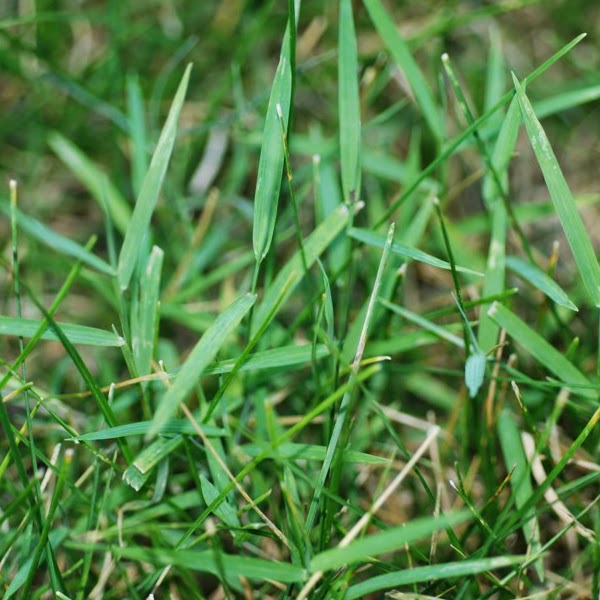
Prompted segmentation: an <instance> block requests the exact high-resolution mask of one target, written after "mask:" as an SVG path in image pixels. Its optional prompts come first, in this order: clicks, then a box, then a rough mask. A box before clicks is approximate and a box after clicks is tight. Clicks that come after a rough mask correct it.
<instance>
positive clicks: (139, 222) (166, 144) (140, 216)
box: [117, 64, 192, 290]
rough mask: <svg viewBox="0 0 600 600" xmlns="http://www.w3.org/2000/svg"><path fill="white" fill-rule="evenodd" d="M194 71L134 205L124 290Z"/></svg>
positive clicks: (120, 270)
mask: <svg viewBox="0 0 600 600" xmlns="http://www.w3.org/2000/svg"><path fill="white" fill-rule="evenodd" d="M191 69H192V65H191V64H190V65H188V66H187V68H186V70H185V73H184V75H183V78H182V79H181V83H180V84H179V87H178V88H177V93H176V94H175V98H174V100H173V104H172V105H171V110H170V111H169V116H168V117H167V120H166V122H165V125H164V127H163V130H162V132H161V134H160V138H159V140H158V144H157V145H156V149H155V150H154V154H153V156H152V161H151V163H150V167H149V168H148V172H147V173H146V176H145V178H144V183H143V184H142V190H141V191H140V195H139V196H138V198H137V201H136V203H135V209H134V211H133V216H132V218H131V220H130V221H129V225H128V226H127V231H126V233H125V239H124V240H123V247H122V248H121V254H120V255H119V264H118V267H117V275H118V279H119V285H120V287H121V289H122V290H125V289H127V287H128V286H129V282H130V280H131V275H132V274H133V270H134V269H135V266H136V264H137V262H138V259H139V252H140V248H141V247H142V241H143V239H144V237H145V236H147V235H148V228H149V227H150V219H151V218H152V213H153V212H154V208H155V207H156V202H157V201H158V195H159V193H160V189H161V187H162V183H163V181H164V178H165V174H166V172H167V166H168V165H169V159H170V158H171V153H172V152H173V146H174V144H175V136H176V134H177V121H178V120H179V113H180V112H181V107H182V106H183V101H184V99H185V93H186V91H187V86H188V82H189V80H190V72H191Z"/></svg>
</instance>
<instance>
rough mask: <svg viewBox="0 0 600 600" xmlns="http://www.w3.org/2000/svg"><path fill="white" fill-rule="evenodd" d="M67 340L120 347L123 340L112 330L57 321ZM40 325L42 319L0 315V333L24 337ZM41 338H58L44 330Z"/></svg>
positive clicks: (30, 335) (31, 335)
mask: <svg viewBox="0 0 600 600" xmlns="http://www.w3.org/2000/svg"><path fill="white" fill-rule="evenodd" d="M57 324H58V326H59V327H60V328H61V329H62V330H63V332H64V334H65V335H66V336H67V338H68V339H69V341H70V342H71V343H73V344H84V345H88V346H113V347H117V348H118V347H120V346H122V345H123V344H124V343H125V340H124V339H123V338H122V337H121V336H119V335H117V334H116V333H114V332H112V331H106V330H104V329H96V328H95V327H86V326H84V325H75V324H72V323H57ZM41 325H42V321H38V320H35V319H19V318H17V317H5V316H3V315H0V335H18V336H21V337H24V338H31V337H33V336H34V335H35V334H36V333H37V332H38V330H39V328H40V326H41ZM41 339H43V340H58V337H57V335H56V333H54V332H53V331H52V330H46V331H44V333H42V335H41Z"/></svg>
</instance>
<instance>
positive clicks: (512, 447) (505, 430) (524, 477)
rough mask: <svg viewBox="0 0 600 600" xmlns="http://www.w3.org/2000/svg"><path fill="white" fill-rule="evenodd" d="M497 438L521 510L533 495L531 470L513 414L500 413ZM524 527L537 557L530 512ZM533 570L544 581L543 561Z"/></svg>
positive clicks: (536, 533) (536, 528) (538, 546)
mask: <svg viewBox="0 0 600 600" xmlns="http://www.w3.org/2000/svg"><path fill="white" fill-rule="evenodd" d="M497 428H498V438H499V440H500V447H501V448H502V454H503V455H504V465H505V467H506V470H507V471H509V472H510V471H511V469H513V468H514V472H513V474H512V477H511V480H510V483H511V488H512V493H513V496H514V499H515V504H516V505H517V508H519V509H520V508H522V507H523V506H524V505H525V503H526V502H527V501H528V500H529V498H531V496H532V495H533V486H532V485H531V469H530V466H529V463H528V461H527V458H526V456H525V450H524V449H523V444H522V442H521V435H520V433H519V429H518V428H517V424H516V423H515V418H514V416H513V414H512V413H511V412H510V411H508V410H507V409H503V410H502V411H501V412H500V415H499V417H498V423H497ZM526 516H527V520H526V521H525V522H524V523H523V534H524V536H525V540H526V542H527V544H528V545H529V546H530V548H531V554H533V555H536V554H539V552H540V550H541V542H540V526H539V523H538V520H537V518H536V516H535V512H534V511H533V510H529V511H528V513H527V515H526ZM534 564H535V569H536V572H537V575H538V577H539V578H540V580H541V581H543V580H544V565H543V563H542V559H541V558H538V559H537V560H536V561H535V563H534Z"/></svg>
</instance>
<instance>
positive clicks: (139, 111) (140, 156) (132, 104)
mask: <svg viewBox="0 0 600 600" xmlns="http://www.w3.org/2000/svg"><path fill="white" fill-rule="evenodd" d="M127 113H128V116H129V131H130V135H131V167H132V168H131V171H132V172H131V179H132V183H133V191H134V193H135V195H136V196H139V193H140V192H141V190H142V185H143V183H144V176H145V175H146V172H147V171H148V157H147V153H146V148H147V145H148V142H147V140H146V123H145V112H144V96H143V92H142V87H141V85H140V79H139V77H138V76H137V75H132V74H130V75H128V77H127Z"/></svg>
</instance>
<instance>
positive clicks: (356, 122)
mask: <svg viewBox="0 0 600 600" xmlns="http://www.w3.org/2000/svg"><path fill="white" fill-rule="evenodd" d="M338 73H339V76H338V86H339V87H338V110H339V114H340V116H339V121H340V168H341V172H342V189H343V192H344V200H345V201H346V202H354V201H356V200H357V199H358V197H359V196H360V136H361V134H360V95H359V89H358V58H357V49H356V31H355V29H354V19H353V17H352V0H341V2H340V17H339V36H338Z"/></svg>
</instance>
